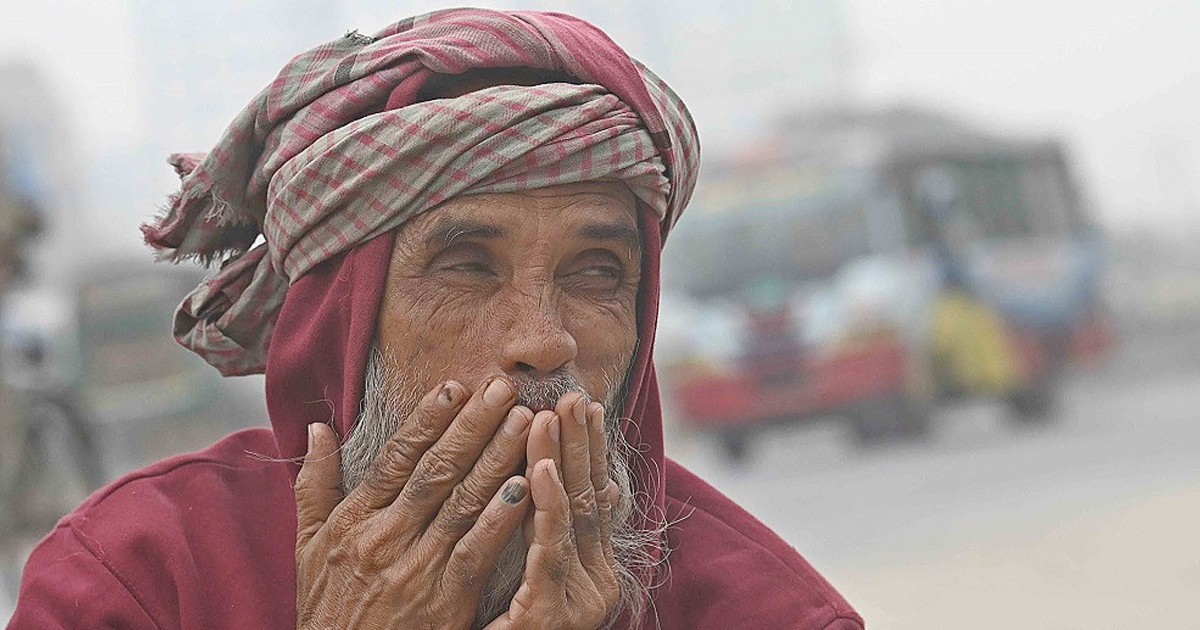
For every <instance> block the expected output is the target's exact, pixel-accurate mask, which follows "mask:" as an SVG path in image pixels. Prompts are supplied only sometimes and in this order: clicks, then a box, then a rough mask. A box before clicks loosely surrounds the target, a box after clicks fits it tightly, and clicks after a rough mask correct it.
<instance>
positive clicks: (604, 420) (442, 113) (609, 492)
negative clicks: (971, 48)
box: [10, 10, 862, 630]
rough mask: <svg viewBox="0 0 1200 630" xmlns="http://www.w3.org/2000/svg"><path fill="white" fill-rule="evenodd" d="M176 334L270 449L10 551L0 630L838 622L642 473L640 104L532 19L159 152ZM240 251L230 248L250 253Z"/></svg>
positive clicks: (234, 450) (678, 150)
mask: <svg viewBox="0 0 1200 630" xmlns="http://www.w3.org/2000/svg"><path fill="white" fill-rule="evenodd" d="M175 163H176V166H177V168H178V169H179V171H180V173H181V175H182V176H183V185H182V189H181V191H180V192H179V194H178V195H177V196H176V197H174V198H173V200H172V205H171V207H170V209H169V211H168V213H167V214H166V215H165V216H164V217H163V218H162V219H161V220H160V221H158V222H156V223H155V224H153V225H151V226H148V227H147V229H146V234H147V240H148V241H149V242H150V243H151V244H152V245H154V246H156V247H159V248H161V249H163V250H164V251H165V253H166V255H167V256H168V257H170V258H172V259H176V260H178V259H183V258H189V257H195V258H200V259H203V260H206V261H211V260H216V259H222V260H223V263H222V265H221V271H220V272H219V273H218V274H217V275H216V276H215V277H214V278H213V279H212V280H210V281H209V282H207V283H206V284H205V285H203V286H202V287H200V288H199V289H197V291H196V292H194V293H193V294H192V295H191V296H189V297H188V298H187V299H186V300H185V301H184V303H183V304H182V305H181V306H180V310H179V313H178V315H177V318H176V322H175V332H176V336H177V338H178V339H179V340H180V341H181V342H182V343H183V344H184V345H186V346H187V347H189V348H191V349H192V350H194V351H196V352H197V353H199V354H200V355H202V356H203V357H205V358H206V359H207V360H208V361H209V362H210V363H212V364H213V365H214V366H216V367H217V368H218V369H220V370H221V371H222V372H223V373H225V374H231V375H232V374H245V373H255V372H264V373H265V374H266V382H267V392H266V395H267V403H268V408H269V411H270V419H271V424H272V428H273V431H268V430H266V429H257V430H249V431H243V432H240V433H236V434H233V435H231V436H229V437H228V438H226V439H224V440H222V441H221V442H218V443H217V444H215V445H214V446H212V447H210V448H208V449H206V450H204V451H201V452H199V453H195V454H190V455H185V456H181V457H177V458H174V459H171V460H167V461H164V462H161V463H159V464H157V465H154V466H151V467H149V468H147V469H144V470H142V471H139V472H136V473H133V474H132V475H129V476H127V477H125V478H124V479H121V480H119V481H117V482H116V483H114V484H112V485H110V486H109V487H107V488H105V489H103V490H101V491H100V492H98V493H97V494H96V495H94V496H93V497H92V498H90V499H89V500H88V501H87V502H86V503H85V504H84V505H83V506H81V507H80V508H79V509H78V510H77V511H76V512H74V513H73V514H71V515H70V516H68V517H67V518H65V519H64V520H63V521H62V522H61V523H60V524H59V526H58V527H57V529H55V531H54V532H52V533H51V534H50V536H49V537H48V538H47V539H46V540H45V541H43V543H42V544H41V545H40V547H39V548H38V549H37V550H36V551H35V552H34V554H33V556H32V557H31V559H30V561H29V565H28V567H27V569H26V573H25V577H24V584H23V586H22V591H21V596H20V600H19V603H18V608H17V613H16V617H15V618H14V621H13V623H12V626H10V627H13V628H189V629H190V628H195V629H200V628H256V629H257V628H290V627H300V628H468V627H472V628H491V629H497V630H500V629H518V628H599V627H619V628H655V627H659V628H713V629H717V628H719V629H723V630H724V629H728V628H785V627H786V628H830V629H834V628H837V629H849V628H861V627H862V622H861V619H860V618H859V617H858V615H857V614H856V613H855V612H854V611H853V610H852V609H851V608H850V607H849V606H848V605H847V604H846V603H845V601H843V600H842V598H841V597H840V596H839V595H838V594H837V593H836V592H835V591H834V590H833V589H832V588H831V587H830V586H829V585H828V584H827V583H826V582H825V581H824V580H823V579H822V578H821V577H820V576H819V575H818V574H817V573H816V572H815V571H814V570H813V569H812V568H811V567H810V566H809V565H808V564H807V563H806V562H805V561H804V560H803V559H801V558H800V556H798V555H797V554H796V552H795V551H794V550H793V549H792V548H790V547H789V546H788V545H787V544H785V543H784V542H782V541H781V540H780V539H779V538H778V537H776V536H775V535H774V534H773V533H771V532H770V531H769V530H768V529H767V528H765V527H764V526H763V525H762V524H760V523H758V522H757V521H756V520H754V518H752V517H751V516H750V515H749V514H747V513H746V512H744V511H743V510H741V509H740V508H738V507H737V506H736V505H735V504H734V503H732V502H731V501H729V500H728V499H726V498H725V497H723V496H721V495H720V494H719V493H718V492H717V491H715V490H714V489H712V488H711V487H710V486H708V485H706V484H705V483H704V482H702V481H700V480H699V479H697V478H696V477H695V476H693V475H691V474H690V473H688V472H687V471H686V470H684V469H683V468H682V467H680V466H679V465H677V464H675V463H674V462H671V461H669V460H667V459H665V457H664V456H663V449H662V425H661V417H660V412H659V401H658V391H657V386H656V383H655V377H654V370H653V366H652V362H651V351H652V348H653V342H654V325H655V319H656V311H657V300H658V280H659V274H658V264H659V254H660V248H661V245H662V242H663V239H664V238H665V236H666V233H667V231H668V229H669V228H670V226H671V225H672V224H673V223H674V222H675V220H676V219H678V217H679V214H680V212H681V211H682V210H683V208H684V206H685V205H686V203H687V200H688V197H689V196H690V194H691V190H692V185H693V180H694V177H695V174H696V169H697V163H698V156H697V144H696V138H695V131H694V128H693V125H692V123H691V120H690V118H689V117H688V114H687V112H686V110H685V109H684V108H683V105H682V103H681V102H680V101H679V100H678V98H677V97H676V96H675V94H674V93H673V92H671V90H670V89H669V88H668V87H667V86H666V85H665V84H663V83H662V82H661V81H660V80H659V79H657V78H656V77H655V76H654V75H653V74H651V73H650V72H649V71H648V70H646V69H645V68H644V67H642V66H641V65H639V64H638V63H637V62H635V61H633V60H632V59H630V58H629V57H628V56H627V55H626V54H625V53H624V52H622V51H621V50H620V49H619V48H618V47H617V46H616V45H615V44H613V43H612V42H611V41H610V40H609V39H608V38H607V37H606V36H605V35H604V34H603V33H601V32H599V31H598V30H596V29H595V28H594V27H592V26H590V25H589V24H586V23H584V22H582V21H579V20H577V19H574V18H571V17H568V16H564V15H559V14H538V13H498V12H492V11H479V10H454V11H445V12H439V13H434V14H430V15H425V16H421V17H418V18H414V19H409V20H405V21H402V22H400V23H397V24H395V25H393V26H392V27H390V28H388V29H386V30H384V31H383V32H381V33H379V34H378V35H376V36H373V37H367V36H363V35H359V34H357V33H351V34H349V35H347V36H346V37H344V38H341V39H339V40H337V41H334V42H332V43H330V44H327V45H324V46H320V47H318V48H316V49H314V50H312V51H310V52H308V53H305V54H303V55H301V56H299V57H297V58H296V59H295V60H293V61H292V62H291V63H290V64H288V65H287V66H286V67H285V68H284V69H283V71H282V72H281V74H280V75H279V78H278V79H277V80H276V81H275V82H274V83H272V84H271V86H269V87H268V88H267V89H266V90H265V91H263V92H262V93H261V94H260V95H259V97H258V98H257V99H256V100H255V101H254V102H253V103H252V104H251V105H250V106H249V107H248V108H247V109H246V110H245V111H243V113H242V114H241V115H240V116H239V118H238V119H237V120H235V121H234V123H233V124H232V125H231V126H230V127H229V129H228V130H227V131H226V133H225V136H224V137H223V138H222V140H221V141H220V142H219V144H218V145H217V146H216V147H215V148H214V150H213V151H211V152H210V153H208V154H207V155H206V156H194V155H187V156H176V159H175ZM260 240H261V243H259V241H260Z"/></svg>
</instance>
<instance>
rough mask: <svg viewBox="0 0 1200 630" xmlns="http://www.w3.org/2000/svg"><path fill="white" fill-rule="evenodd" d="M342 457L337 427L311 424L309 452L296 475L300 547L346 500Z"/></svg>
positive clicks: (298, 539)
mask: <svg viewBox="0 0 1200 630" xmlns="http://www.w3.org/2000/svg"><path fill="white" fill-rule="evenodd" d="M341 472H342V456H341V450H340V447H339V445H338V440H337V437H336V436H335V435H334V433H333V429H332V428H330V427H329V426H328V425H326V424H324V423H321V422H314V423H312V424H310V425H308V453H306V454H305V455H304V463H303V464H301V466H300V474H299V475H297V476H296V486H295V491H296V550H297V551H299V550H300V549H303V548H304V547H305V546H306V545H307V544H308V541H310V540H312V537H313V536H315V535H316V534H317V531H318V530H320V529H321V526H322V525H324V524H325V521H326V520H328V519H329V515H330V514H331V513H333V509H334V508H335V507H337V504H338V503H339V502H341V500H342V488H341Z"/></svg>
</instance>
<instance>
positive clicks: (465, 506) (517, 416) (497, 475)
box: [427, 405, 533, 552]
mask: <svg viewBox="0 0 1200 630" xmlns="http://www.w3.org/2000/svg"><path fill="white" fill-rule="evenodd" d="M532 421H533V412H532V411H530V410H529V409H528V408H527V407H522V406H519V405H518V406H516V407H513V408H512V409H510V410H509V412H508V416H507V417H506V418H505V420H504V424H502V425H500V430H499V431H496V434H495V435H494V436H492V441H491V442H489V443H488V445H487V447H485V448H484V449H483V454H482V455H480V456H479V461H477V462H475V466H474V467H472V468H471V472H469V473H467V475H466V477H464V478H463V480H462V481H461V482H460V483H459V484H458V485H457V486H455V487H454V490H453V491H452V492H451V493H450V498H449V499H447V500H446V502H445V503H443V504H442V506H441V509H439V510H438V514H437V516H436V517H435V518H434V520H433V526H432V527H430V528H429V529H428V530H427V531H428V532H429V533H430V534H431V535H432V537H433V538H434V539H435V541H436V542H440V544H441V545H442V546H443V547H444V548H445V550H446V551H447V552H448V551H449V550H450V548H451V547H453V546H454V544H455V543H456V542H457V541H458V540H459V539H460V538H462V536H463V534H465V533H466V532H467V530H469V529H471V527H472V525H474V524H475V521H476V519H477V518H479V516H480V513H482V512H483V510H484V508H486V507H487V506H488V504H489V501H491V500H492V499H493V495H495V494H496V491H497V490H499V489H500V484H502V483H504V481H505V479H507V478H508V476H509V475H512V474H514V473H517V472H519V469H520V467H521V460H522V458H524V456H525V445H526V442H527V436H528V433H529V425H530V422H532Z"/></svg>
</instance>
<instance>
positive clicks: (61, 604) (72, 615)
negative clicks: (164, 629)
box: [8, 523, 158, 630]
mask: <svg viewBox="0 0 1200 630" xmlns="http://www.w3.org/2000/svg"><path fill="white" fill-rule="evenodd" d="M66 628H72V629H74V628H78V629H81V630H82V629H84V628H87V629H89V630H91V629H101V630H104V629H112V630H142V629H143V628H144V629H147V630H158V626H157V625H155V623H154V622H153V621H151V619H150V617H149V616H148V615H147V614H146V611H145V610H143V609H142V606H141V604H140V603H138V600H137V598H136V597H134V595H133V594H132V593H130V592H129V590H128V589H127V588H126V587H125V585H124V584H122V583H121V579H120V578H119V577H118V576H117V575H115V574H113V573H112V571H110V570H109V568H108V567H106V566H104V564H103V563H102V562H100V560H98V559H97V558H96V556H95V555H94V554H93V553H92V552H91V551H90V550H89V549H88V548H87V547H86V546H85V545H84V544H83V543H82V541H81V540H80V539H79V538H78V537H77V535H76V532H75V531H74V530H73V529H72V528H71V527H70V526H69V525H67V524H65V523H64V524H60V525H59V526H58V528H57V529H55V530H54V531H53V532H51V533H50V535H49V536H47V537H46V538H45V539H44V540H43V541H42V542H41V543H40V544H39V545H38V546H37V548H35V549H34V550H33V554H32V555H30V557H29V561H28V563H26V565H25V573H24V576H23V578H22V582H21V591H20V595H19V596H18V599H17V610H16V612H15V613H14V614H13V617H12V619H11V620H10V621H9V624H8V630H57V629H66Z"/></svg>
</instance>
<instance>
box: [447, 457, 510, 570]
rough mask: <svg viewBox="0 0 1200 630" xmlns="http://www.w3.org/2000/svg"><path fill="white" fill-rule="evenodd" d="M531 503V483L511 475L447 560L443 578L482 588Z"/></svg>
mask: <svg viewBox="0 0 1200 630" xmlns="http://www.w3.org/2000/svg"><path fill="white" fill-rule="evenodd" d="M528 505H529V488H528V482H527V481H526V480H525V478H524V477H519V476H516V477H511V478H509V480H508V481H507V482H505V484H504V487H503V488H502V489H501V490H500V491H498V492H497V493H496V495H495V496H493V497H492V500H491V502H490V503H488V505H487V508H486V509H484V511H483V513H482V514H480V515H479V520H478V521H476V523H475V525H474V526H473V527H471V529H470V530H468V531H467V533H466V534H465V535H464V536H463V537H462V538H461V539H459V540H458V541H457V543H456V544H455V545H454V550H453V551H452V552H451V553H450V559H449V560H448V561H447V562H446V573H445V576H444V579H446V580H448V581H450V582H452V583H453V585H454V586H456V587H458V588H471V589H472V590H475V591H478V590H480V589H482V588H483V586H484V582H485V577H486V576H487V575H490V574H491V572H492V571H493V570H494V569H495V567H496V561H497V559H499V558H500V554H501V553H502V552H503V551H504V548H505V547H506V546H507V545H508V544H509V541H511V540H512V537H513V534H515V533H516V531H517V528H518V527H520V525H521V521H522V519H524V517H525V511H526V508H527V506H528Z"/></svg>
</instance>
